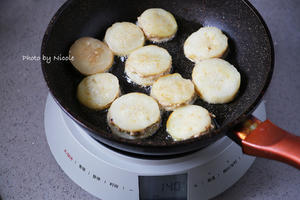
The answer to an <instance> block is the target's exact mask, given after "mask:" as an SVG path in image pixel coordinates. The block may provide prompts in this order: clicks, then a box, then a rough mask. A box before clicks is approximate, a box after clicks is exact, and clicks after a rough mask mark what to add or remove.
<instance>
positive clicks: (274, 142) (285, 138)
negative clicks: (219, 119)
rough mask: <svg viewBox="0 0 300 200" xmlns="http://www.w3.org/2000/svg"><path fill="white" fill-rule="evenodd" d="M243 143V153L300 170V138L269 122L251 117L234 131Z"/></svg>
mask: <svg viewBox="0 0 300 200" xmlns="http://www.w3.org/2000/svg"><path fill="white" fill-rule="evenodd" d="M234 133H235V136H237V137H238V138H239V140H240V141H241V146H242V149H243V152H244V153H245V154H248V155H253V156H258V157H264V158H269V159H273V160H278V161H281V162H284V163H287V164H290V165H292V166H294V167H296V168H298V169H300V137H299V136H295V135H292V134H290V133H288V132H287V131H285V130H283V129H281V128H279V127H278V126H276V125H274V124H273V123H272V122H270V121H269V120H266V121H264V122H261V121H259V120H258V119H257V118H255V117H254V116H251V117H250V118H249V119H248V120H247V121H246V122H244V123H243V125H242V126H238V128H237V130H235V131H234Z"/></svg>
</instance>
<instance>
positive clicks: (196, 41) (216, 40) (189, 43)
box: [183, 26, 228, 63]
mask: <svg viewBox="0 0 300 200" xmlns="http://www.w3.org/2000/svg"><path fill="white" fill-rule="evenodd" d="M183 49H184V55H185V56H186V57H187V58H188V59H190V60H191V61H193V62H196V63H197V62H200V61H202V60H206V59H210V58H221V57H223V56H224V55H225V54H226V52H227V49H228V38H227V36H226V35H225V34H223V33H222V31H221V30H220V29H218V28H216V27H210V26H207V27H202V28H200V29H199V30H198V31H196V32H194V33H193V34H191V35H190V36H189V37H188V38H187V40H186V41H185V42H184V47H183Z"/></svg>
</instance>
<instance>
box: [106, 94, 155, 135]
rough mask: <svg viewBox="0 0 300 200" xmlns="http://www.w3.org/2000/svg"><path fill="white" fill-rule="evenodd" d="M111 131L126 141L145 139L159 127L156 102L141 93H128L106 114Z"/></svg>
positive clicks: (115, 102) (113, 104)
mask: <svg viewBox="0 0 300 200" xmlns="http://www.w3.org/2000/svg"><path fill="white" fill-rule="evenodd" d="M107 122H108V125H109V127H110V128H111V131H112V132H113V133H114V134H116V135H118V136H120V137H123V138H126V139H139V138H146V137H149V136H151V135H153V134H154V133H155V132H156V131H157V130H158V129H159V127H160V122H161V113H160V110H159V106H158V104H157V102H156V101H155V100H154V99H153V98H152V97H150V96H148V95H146V94H143V93H137V92H134V93H129V94H126V95H123V96H121V97H119V98H118V99H116V100H115V101H114V102H113V103H112V105H111V106H110V108H109V110H108V113H107Z"/></svg>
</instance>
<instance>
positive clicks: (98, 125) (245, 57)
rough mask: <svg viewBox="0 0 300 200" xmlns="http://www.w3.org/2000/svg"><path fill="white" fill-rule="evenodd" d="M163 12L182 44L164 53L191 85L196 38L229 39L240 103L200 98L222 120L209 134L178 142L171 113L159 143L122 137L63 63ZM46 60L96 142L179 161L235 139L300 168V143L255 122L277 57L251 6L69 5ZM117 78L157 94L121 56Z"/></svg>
mask: <svg viewBox="0 0 300 200" xmlns="http://www.w3.org/2000/svg"><path fill="white" fill-rule="evenodd" d="M155 7H156V8H163V9H166V10H168V11H170V12H171V13H173V14H174V16H175V18H176V20H177V23H178V27H179V28H178V32H177V34H176V37H175V38H174V39H173V40H172V41H170V42H167V43H162V44H159V46H161V47H163V48H166V49H167V50H168V51H169V53H170V54H171V56H172V58H173V72H178V73H180V74H181V75H182V76H183V77H184V78H191V72H192V69H193V66H194V64H193V63H192V62H190V61H189V60H188V59H187V58H185V56H184V53H183V43H184V41H185V39H186V38H187V37H188V36H189V35H190V34H191V33H193V32H195V31H196V30H198V29H199V28H200V27H202V26H216V27H218V28H220V29H221V30H223V32H224V33H225V34H226V35H227V36H228V38H229V47H230V51H229V54H228V56H227V57H226V60H227V61H229V62H230V63H232V64H233V65H234V66H235V67H236V68H237V69H238V71H239V72H240V73H241V77H242V82H241V88H240V91H239V93H238V95H237V97H236V98H235V100H234V101H232V102H230V103H227V104H216V105H213V104H208V103H205V102H204V101H202V100H200V99H198V100H197V101H196V102H195V104H197V105H201V106H203V107H205V108H207V109H208V110H209V111H210V112H211V113H213V114H215V115H216V119H215V122H216V124H217V128H216V129H214V130H213V131H211V132H210V133H209V134H206V135H204V136H201V137H198V138H193V139H189V140H185V141H179V142H175V141H173V140H172V139H171V138H170V137H169V136H168V134H167V133H166V131H165V130H166V129H165V122H166V120H167V118H168V115H169V114H170V113H164V114H163V122H162V127H161V128H160V129H159V131H158V132H157V133H156V134H155V135H154V136H152V137H150V138H146V139H139V140H128V139H124V138H120V137H117V136H115V135H114V134H112V133H111V131H110V129H109V128H108V126H107V123H106V112H107V111H94V110H90V109H88V108H86V107H84V106H82V105H81V104H80V103H79V102H78V100H77V98H76V88H77V85H78V84H79V82H80V81H81V80H82V79H83V78H84V76H83V75H81V74H80V73H79V72H78V71H76V70H75V69H74V67H73V66H72V65H71V63H70V62H68V61H63V60H60V59H59V57H64V56H68V50H69V48H70V46H71V45H72V43H73V42H74V41H75V40H77V39H78V38H80V37H83V36H91V37H95V38H98V39H100V40H102V39H103V38H104V34H105V31H106V29H107V28H108V27H109V26H111V25H112V24H113V23H115V22H120V21H129V22H133V23H134V22H136V19H137V17H138V16H139V15H140V14H141V13H142V12H143V11H144V10H146V9H148V8H155ZM41 56H47V57H51V58H52V60H51V62H46V60H44V59H41V60H42V70H43V74H44V77H45V80H46V82H47V85H48V87H49V89H50V92H51V94H52V95H53V97H54V99H55V100H56V101H57V103H58V104H59V105H60V107H61V108H62V109H63V110H64V111H65V112H66V113H67V114H68V115H69V116H70V117H71V118H73V120H75V121H76V122H77V123H78V124H79V125H81V126H82V127H83V128H85V129H86V130H87V132H88V133H89V134H90V135H91V136H92V137H94V138H95V139H96V140H98V141H99V142H101V143H103V144H105V145H107V146H109V147H112V148H115V149H117V150H121V151H125V152H127V153H133V154H137V155H143V156H157V157H160V156H171V155H179V154H183V153H187V152H191V151H195V150H199V149H201V148H204V147H206V146H207V145H209V144H211V143H213V142H215V141H216V140H218V139H219V138H221V137H223V136H224V135H225V134H227V136H229V137H230V138H232V139H233V140H234V141H236V142H237V143H238V144H240V145H241V146H242V148H243V151H244V152H245V153H247V154H251V155H256V156H262V157H267V158H271V159H276V160H281V161H284V162H287V163H289V164H292V165H294V166H296V167H298V168H299V167H300V139H299V137H297V136H293V135H291V134H288V133H286V132H285V131H283V130H281V129H279V128H278V127H276V126H275V125H273V124H272V123H271V122H269V121H266V122H262V123H261V122H259V121H258V120H257V119H254V118H253V117H251V112H252V111H253V110H254V109H255V107H256V106H257V105H258V103H259V102H260V100H261V98H262V96H263V94H264V93H265V91H266V89H267V87H268V85H269V82H270V80H271V76H272V72H273V65H274V52H273V43H272V39H271V36H270V33H269V31H268V28H267V26H266V25H265V23H264V21H263V19H262V18H261V16H260V15H259V13H258V12H257V11H256V10H255V8H254V7H252V6H251V4H250V3H249V2H248V1H244V0H223V1H220V0H185V1H182V0H151V1H150V0H144V1H139V0H131V1H123V0H69V1H67V2H66V3H65V4H64V5H63V6H62V7H61V8H60V9H59V10H58V11H57V13H56V14H55V15H54V17H53V18H52V20H51V22H50V24H49V25H48V28H47V30H46V33H45V35H44V39H43V43H42V49H41ZM42 58H43V57H42ZM55 58H56V59H55ZM110 72H111V73H113V74H115V75H116V76H117V77H118V78H119V82H120V86H121V90H122V93H123V94H125V93H129V92H133V91H138V92H143V93H147V94H149V88H141V87H138V86H136V85H133V84H131V83H128V82H127V80H126V77H125V74H124V63H123V62H122V61H121V60H120V59H119V58H118V57H115V61H114V65H113V67H112V69H111V71H110ZM255 128H256V129H255ZM253 129H255V130H254V131H253Z"/></svg>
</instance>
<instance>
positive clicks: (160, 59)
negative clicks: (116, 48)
mask: <svg viewBox="0 0 300 200" xmlns="http://www.w3.org/2000/svg"><path fill="white" fill-rule="evenodd" d="M171 67H172V57H171V55H170V54H169V52H168V51H167V50H166V49H164V48H161V47H158V46H155V45H148V46H144V47H142V48H139V49H137V50H135V51H134V52H132V53H131V54H130V55H129V57H128V59H127V60H126V63H125V73H126V74H127V76H128V77H129V78H130V79H131V80H132V81H133V82H135V83H136V84H138V85H141V86H150V85H152V84H153V82H154V81H155V80H157V79H158V78H159V77H160V76H163V75H165V74H168V73H169V72H170V70H171Z"/></svg>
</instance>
